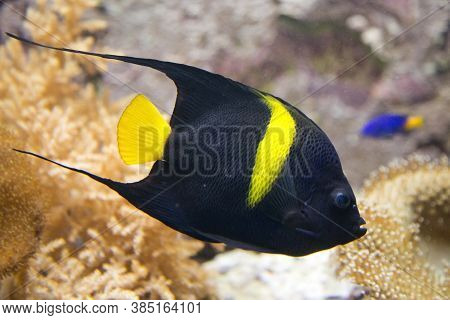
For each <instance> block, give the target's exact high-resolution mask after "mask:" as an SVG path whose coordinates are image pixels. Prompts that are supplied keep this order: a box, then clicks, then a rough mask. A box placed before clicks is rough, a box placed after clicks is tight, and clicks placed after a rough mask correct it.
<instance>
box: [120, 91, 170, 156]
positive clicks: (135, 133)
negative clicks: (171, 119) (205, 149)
mask: <svg viewBox="0 0 450 320" xmlns="http://www.w3.org/2000/svg"><path fill="white" fill-rule="evenodd" d="M170 131H171V128H170V126H169V124H168V123H167V122H166V120H164V118H163V117H162V115H161V113H160V112H159V111H158V109H157V108H156V107H155V105H154V104H153V103H152V102H151V101H150V100H148V99H147V98H146V97H145V96H144V95H142V94H138V95H137V96H136V97H135V98H134V99H133V100H132V101H131V102H130V104H129V105H128V106H127V108H126V109H125V111H124V112H123V114H122V117H121V118H120V120H119V123H118V125H117V143H118V146H119V154H120V157H121V158H122V160H123V161H124V162H125V163H126V164H142V163H146V162H151V161H156V160H160V159H161V158H162V154H163V152H164V145H165V143H166V140H167V137H168V136H169V134H170Z"/></svg>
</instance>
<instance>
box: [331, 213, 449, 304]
mask: <svg viewBox="0 0 450 320" xmlns="http://www.w3.org/2000/svg"><path fill="white" fill-rule="evenodd" d="M360 207H361V212H362V215H363V216H364V218H365V219H366V221H367V228H368V230H369V231H368V233H367V235H366V236H365V237H363V238H361V239H359V240H356V241H354V242H351V243H349V244H347V245H345V246H342V247H339V249H338V253H339V254H338V257H339V261H340V269H339V274H340V275H341V276H344V277H349V278H350V279H352V280H353V281H354V282H355V283H357V284H359V285H361V286H363V287H365V288H366V289H367V297H369V298H374V299H445V298H448V293H449V286H448V282H447V281H448V280H447V279H446V277H445V275H442V274H440V273H439V272H437V271H436V270H435V269H434V268H433V267H432V266H430V265H429V263H428V262H427V261H426V259H425V257H424V256H423V254H422V252H421V250H420V249H419V237H418V225H417V224H415V223H409V224H408V223H405V222H404V220H403V219H401V218H400V217H396V216H395V215H393V214H392V213H390V212H388V211H386V210H383V209H380V208H376V207H374V206H368V205H364V204H362V205H361V206H360Z"/></svg>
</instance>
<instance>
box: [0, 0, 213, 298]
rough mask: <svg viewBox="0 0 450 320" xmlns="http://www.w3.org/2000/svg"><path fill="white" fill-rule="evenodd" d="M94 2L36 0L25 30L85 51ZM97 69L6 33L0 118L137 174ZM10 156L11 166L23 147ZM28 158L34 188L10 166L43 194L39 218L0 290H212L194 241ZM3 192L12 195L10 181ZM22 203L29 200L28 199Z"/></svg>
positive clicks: (95, 163)
mask: <svg viewBox="0 0 450 320" xmlns="http://www.w3.org/2000/svg"><path fill="white" fill-rule="evenodd" d="M95 5H96V1H91V0H82V1H63V2H61V1H46V0H40V1H38V2H37V5H36V6H35V7H32V8H29V10H28V11H27V17H28V19H30V20H31V21H33V22H34V23H35V24H36V25H39V28H37V27H36V26H35V25H34V24H33V23H26V28H27V30H28V32H29V33H30V35H31V37H32V38H33V39H36V40H39V41H42V42H45V43H51V44H54V45H57V46H61V45H65V46H69V47H73V48H78V49H83V50H90V49H92V46H93V44H94V38H93V37H92V36H91V34H92V32H93V31H96V30H98V29H99V28H101V27H104V26H105V23H104V22H102V21H98V20H86V19H82V17H83V16H84V14H85V13H86V12H87V9H89V8H93V7H94V6H95ZM105 68H106V65H104V64H103V62H100V61H99V60H97V59H90V58H89V59H86V58H84V57H80V56H75V55H70V54H63V53H60V52H54V51H50V50H43V49H37V48H24V47H23V46H22V44H20V43H19V42H17V41H13V40H9V41H7V42H6V43H5V44H4V45H3V46H1V47H0V69H1V70H2V72H1V73H0V123H1V124H2V126H5V127H7V128H8V129H9V130H11V131H12V132H13V134H14V136H15V137H17V141H20V147H21V148H24V149H26V150H32V151H36V152H38V153H41V154H44V155H48V156H49V157H51V158H54V159H57V160H59V161H62V162H65V163H72V164H76V166H77V167H80V168H83V169H86V170H89V171H92V172H95V173H96V174H99V175H102V176H105V177H109V178H112V179H116V180H122V181H123V180H128V179H130V180H131V179H133V180H135V179H138V176H139V173H140V172H139V171H138V169H139V168H129V167H126V166H124V165H123V164H122V163H121V161H120V159H119V157H118V153H117V148H116V141H115V132H116V123H117V119H119V117H120V113H121V108H120V105H121V104H122V103H121V102H120V101H119V102H117V103H111V102H110V101H109V97H108V92H107V91H106V90H105V89H103V88H102V87H101V83H99V82H98V81H97V82H94V81H93V80H95V79H100V76H102V75H104V74H105V72H104V70H106V69H105ZM86 74H88V76H87V77H86V76H85V75H86ZM93 75H97V76H96V77H93ZM15 146H16V145H15ZM2 157H3V154H2ZM14 157H15V158H14V163H16V164H13V166H16V165H19V164H20V163H22V162H23V161H25V157H26V156H25V155H18V154H15V155H14ZM16 158H17V159H16ZM8 159H11V158H8ZM11 161H12V160H9V162H8V163H7V164H6V166H8V165H11V164H10V163H11ZM27 161H28V159H27ZM30 161H32V162H33V164H35V165H36V167H35V169H33V171H35V174H36V177H38V179H39V185H40V186H41V187H42V188H41V190H40V191H38V189H34V188H35V186H37V184H36V183H35V181H33V180H30V178H28V176H25V174H26V173H27V172H26V171H23V174H22V175H19V173H18V172H19V171H18V170H13V171H11V170H9V169H8V171H11V172H14V173H12V174H11V175H13V174H16V176H15V177H14V178H15V179H16V180H17V181H18V182H17V186H22V188H21V189H22V190H23V191H21V192H25V193H27V192H30V193H32V199H35V198H36V197H39V196H40V195H41V194H45V195H48V198H49V199H48V209H47V210H46V211H45V214H46V221H47V223H46V227H45V229H44V232H43V234H42V244H41V247H40V249H39V250H38V251H37V252H36V254H35V256H34V257H33V258H32V259H31V260H30V261H29V268H27V270H26V272H25V275H23V276H20V277H15V278H7V279H5V281H2V282H0V292H1V293H2V298H7V297H14V298H42V299H44V298H45V299H50V298H54V299H56V298H65V299H69V298H154V299H157V298H185V299H194V298H207V297H211V292H210V290H209V287H208V286H207V285H206V283H205V281H204V278H205V272H204V271H203V270H202V269H201V268H200V267H199V265H198V263H197V262H195V261H194V260H192V259H190V257H191V256H192V255H194V254H195V253H196V252H197V251H198V250H199V248H201V247H202V243H201V242H198V241H194V240H190V239H186V238H183V237H181V236H180V235H179V234H178V233H177V232H175V231H172V230H170V229H168V228H167V227H165V226H163V225H162V224H161V223H158V222H155V221H153V220H152V219H151V218H149V217H147V216H146V215H144V214H142V213H141V212H139V211H137V210H131V207H130V206H129V205H128V204H127V203H126V202H125V201H124V200H123V199H120V197H119V196H117V195H116V194H114V193H113V192H111V191H109V190H107V189H106V188H104V187H103V186H100V185H98V184H96V183H95V182H91V181H89V180H87V179H86V178H85V177H82V176H78V175H76V174H73V173H71V172H67V171H65V170H62V169H61V168H57V167H55V166H51V165H49V164H47V163H44V162H39V161H38V160H31V159H30ZM2 165H3V163H2ZM2 168H3V167H2ZM14 168H15V167H14ZM5 170H6V168H5ZM24 170H26V169H24ZM146 172H148V171H146ZM142 174H145V172H142ZM2 179H5V178H2ZM2 181H3V180H2ZM2 187H3V185H2ZM5 192H7V193H5V194H6V195H8V194H10V195H11V194H16V196H15V197H16V198H17V197H19V195H20V193H18V192H19V191H17V190H16V189H15V188H14V187H13V186H10V185H8V186H6V190H5ZM16 198H13V199H16ZM20 199H22V197H20ZM2 201H3V200H2ZM30 201H31V200H30ZM22 203H23V200H21V201H20V205H21V206H24V207H25V209H27V208H28V207H27V206H28V203H23V204H22ZM2 205H3V203H2ZM21 211H22V210H21ZM23 212H24V213H25V210H24V211H23ZM2 213H3V211H2ZM2 249H3V248H2ZM32 251H33V250H31V249H29V250H28V252H32ZM1 255H2V258H3V256H4V253H3V250H2V253H1Z"/></svg>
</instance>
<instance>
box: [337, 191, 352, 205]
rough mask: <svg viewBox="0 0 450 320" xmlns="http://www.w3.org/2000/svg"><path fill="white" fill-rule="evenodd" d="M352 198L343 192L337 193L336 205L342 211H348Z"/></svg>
mask: <svg viewBox="0 0 450 320" xmlns="http://www.w3.org/2000/svg"><path fill="white" fill-rule="evenodd" d="M350 202H351V200H350V197H349V196H348V195H347V194H345V193H344V192H342V191H339V192H336V194H335V196H334V204H335V205H336V207H338V208H340V209H346V208H348V206H349V205H350Z"/></svg>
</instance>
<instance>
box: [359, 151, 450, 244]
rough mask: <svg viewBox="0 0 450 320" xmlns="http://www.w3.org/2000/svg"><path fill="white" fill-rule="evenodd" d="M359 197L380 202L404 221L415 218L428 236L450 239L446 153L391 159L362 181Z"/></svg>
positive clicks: (372, 201)
mask: <svg viewBox="0 0 450 320" xmlns="http://www.w3.org/2000/svg"><path fill="white" fill-rule="evenodd" d="M361 196H362V198H363V199H364V200H365V201H366V202H368V203H371V204H376V205H377V206H384V207H385V208H386V209H387V210H389V211H390V212H392V213H393V214H395V215H397V216H400V217H402V218H403V219H404V221H405V223H411V222H419V223H420V226H421V232H422V233H424V234H426V235H427V236H428V237H441V238H443V239H444V240H445V241H446V242H447V243H450V231H449V230H450V229H449V228H448V225H449V223H450V166H449V163H448V158H447V157H442V158H441V159H439V160H434V161H432V160H430V159H429V158H427V157H425V156H419V155H413V156H411V157H409V158H407V159H406V160H395V161H394V162H392V163H391V164H389V165H388V166H386V167H382V168H380V169H379V170H378V171H376V172H374V173H373V174H372V175H371V177H370V178H369V179H368V180H367V181H366V182H365V185H364V188H363V191H362V195H361Z"/></svg>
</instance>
